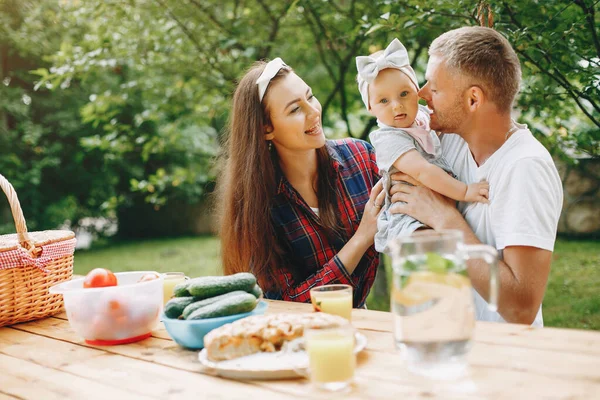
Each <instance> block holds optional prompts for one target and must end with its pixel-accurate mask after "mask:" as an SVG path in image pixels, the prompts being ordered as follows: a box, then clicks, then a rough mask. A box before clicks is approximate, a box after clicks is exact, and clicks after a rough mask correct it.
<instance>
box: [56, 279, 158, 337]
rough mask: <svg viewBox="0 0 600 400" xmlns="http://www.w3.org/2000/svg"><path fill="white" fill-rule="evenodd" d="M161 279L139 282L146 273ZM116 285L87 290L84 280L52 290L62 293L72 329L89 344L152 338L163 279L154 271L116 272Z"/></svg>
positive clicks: (57, 286) (64, 283)
mask: <svg viewBox="0 0 600 400" xmlns="http://www.w3.org/2000/svg"><path fill="white" fill-rule="evenodd" d="M150 273H155V274H157V275H158V276H159V278H157V279H154V280H150V281H144V282H138V281H139V280H140V278H141V277H142V276H144V275H145V274H150ZM115 276H116V277H117V286H109V287H101V288H84V287H83V280H84V278H80V279H74V280H71V281H68V282H63V283H60V284H58V285H55V286H52V287H51V288H50V293H52V294H62V295H63V297H64V300H65V310H66V312H67V317H68V318H69V323H70V325H71V328H73V330H74V331H75V332H77V334H78V335H79V336H81V337H82V338H83V339H85V341H86V342H87V343H88V344H92V345H98V346H106V345H115V344H125V343H133V342H137V341H138V340H142V339H145V338H147V337H150V335H151V331H152V329H153V328H154V327H155V326H156V325H157V324H158V322H159V320H160V315H161V314H162V310H163V278H162V276H161V275H160V274H158V273H156V272H154V271H135V272H117V273H115Z"/></svg>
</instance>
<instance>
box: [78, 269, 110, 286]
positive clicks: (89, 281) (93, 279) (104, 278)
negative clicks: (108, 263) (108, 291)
mask: <svg viewBox="0 0 600 400" xmlns="http://www.w3.org/2000/svg"><path fill="white" fill-rule="evenodd" d="M106 286H117V277H116V276H115V274H113V273H112V271H109V270H108V269H105V268H94V269H93V270H91V271H90V272H88V274H87V275H86V276H85V279H84V280H83V287H84V288H98V287H106Z"/></svg>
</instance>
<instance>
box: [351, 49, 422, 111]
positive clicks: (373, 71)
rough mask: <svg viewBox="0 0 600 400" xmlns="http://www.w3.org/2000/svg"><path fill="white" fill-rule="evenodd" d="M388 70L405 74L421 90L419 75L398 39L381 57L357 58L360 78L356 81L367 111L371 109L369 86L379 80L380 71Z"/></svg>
mask: <svg viewBox="0 0 600 400" xmlns="http://www.w3.org/2000/svg"><path fill="white" fill-rule="evenodd" d="M387 68H395V69H398V70H400V71H402V72H404V73H405V74H406V75H407V76H408V77H409V78H410V80H411V81H412V83H414V85H415V87H416V88H417V90H419V82H418V81H417V75H416V74H415V71H414V70H413V69H412V67H411V66H410V61H409V59H408V52H407V51H406V48H405V47H404V45H403V44H402V43H400V41H399V40H398V39H394V40H392V42H391V43H390V44H389V45H388V47H387V48H386V49H385V51H384V52H383V54H382V55H381V56H380V57H377V58H373V57H371V56H359V57H356V69H357V70H358V76H357V77H356V80H357V82H358V91H359V92H360V95H361V97H362V100H363V102H364V103H365V106H366V107H367V110H368V109H370V108H369V84H371V83H373V81H374V80H375V78H377V75H378V74H379V71H381V70H384V69H387Z"/></svg>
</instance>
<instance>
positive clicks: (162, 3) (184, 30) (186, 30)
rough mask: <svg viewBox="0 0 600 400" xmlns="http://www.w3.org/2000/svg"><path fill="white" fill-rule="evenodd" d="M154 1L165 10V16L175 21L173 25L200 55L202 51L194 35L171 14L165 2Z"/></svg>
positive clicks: (160, 0) (161, 0)
mask: <svg viewBox="0 0 600 400" xmlns="http://www.w3.org/2000/svg"><path fill="white" fill-rule="evenodd" d="M155 1H156V2H157V3H158V4H160V5H161V6H162V7H163V8H164V9H165V10H167V14H168V15H169V17H171V19H172V20H173V21H175V23H176V24H177V25H178V26H179V28H180V29H181V30H182V31H183V33H184V34H185V36H187V37H188V39H189V40H190V42H192V44H193V45H194V47H195V48H196V50H197V51H198V53H201V54H202V52H203V49H202V47H201V46H200V43H199V42H198V40H196V38H195V37H194V34H193V33H192V32H191V31H190V30H189V29H188V28H187V27H186V26H185V24H184V23H183V22H181V20H179V18H177V16H176V15H175V14H173V12H172V11H171V10H170V9H169V7H168V6H167V5H166V4H165V2H164V1H163V0H155Z"/></svg>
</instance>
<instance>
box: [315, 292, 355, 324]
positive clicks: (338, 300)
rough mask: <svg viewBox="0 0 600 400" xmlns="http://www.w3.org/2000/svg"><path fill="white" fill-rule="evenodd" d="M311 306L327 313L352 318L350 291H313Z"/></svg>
mask: <svg viewBox="0 0 600 400" xmlns="http://www.w3.org/2000/svg"><path fill="white" fill-rule="evenodd" d="M313 298H314V300H313V306H315V308H316V309H317V310H319V311H322V312H325V313H327V314H334V315H339V316H340V317H344V318H346V319H347V320H348V321H350V319H351V318H352V292H347V291H331V292H318V293H313Z"/></svg>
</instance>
